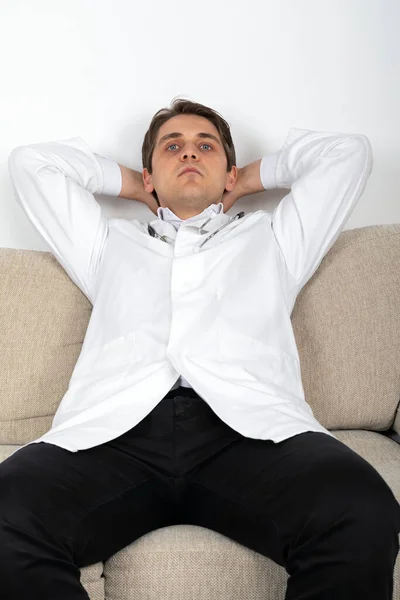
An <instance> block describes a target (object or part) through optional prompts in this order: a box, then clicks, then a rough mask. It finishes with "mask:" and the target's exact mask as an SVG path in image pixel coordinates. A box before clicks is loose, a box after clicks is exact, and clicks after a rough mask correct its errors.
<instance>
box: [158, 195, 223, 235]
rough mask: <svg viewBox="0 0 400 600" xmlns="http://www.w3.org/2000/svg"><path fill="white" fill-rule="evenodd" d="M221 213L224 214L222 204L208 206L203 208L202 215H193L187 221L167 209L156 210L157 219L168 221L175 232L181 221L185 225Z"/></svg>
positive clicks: (161, 207)
mask: <svg viewBox="0 0 400 600" xmlns="http://www.w3.org/2000/svg"><path fill="white" fill-rule="evenodd" d="M222 212H224V205H223V203H222V202H219V203H218V204H210V206H208V207H207V208H205V209H204V210H203V212H202V213H199V214H198V215H194V216H193V217H190V218H189V219H180V218H179V217H178V216H177V215H176V214H175V213H174V212H172V210H171V209H169V208H168V207H163V206H160V207H159V208H158V209H157V215H158V218H159V219H160V220H161V221H169V222H170V223H171V225H173V226H174V227H175V229H176V230H178V229H179V227H180V225H181V224H182V223H183V221H185V223H189V222H190V221H197V220H198V219H209V218H210V217H213V216H214V215H219V214H220V213H222Z"/></svg>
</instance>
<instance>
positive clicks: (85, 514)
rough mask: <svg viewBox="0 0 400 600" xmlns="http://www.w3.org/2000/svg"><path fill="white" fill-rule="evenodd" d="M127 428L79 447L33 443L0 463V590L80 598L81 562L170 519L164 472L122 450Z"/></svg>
mask: <svg viewBox="0 0 400 600" xmlns="http://www.w3.org/2000/svg"><path fill="white" fill-rule="evenodd" d="M143 424H144V422H142V424H141V425H142V426H143ZM137 427H139V425H138V426H137ZM135 432H136V428H133V429H132V430H131V431H129V432H128V433H127V434H124V436H125V437H124V436H121V438H117V439H116V440H113V441H112V443H110V445H108V444H104V445H101V446H97V447H94V448H90V449H87V450H83V451H79V452H70V451H68V450H65V449H63V448H60V447H58V446H55V445H53V444H48V443H44V442H40V443H34V444H31V445H28V446H25V447H24V448H21V449H20V450H18V451H17V452H15V453H14V454H13V455H12V456H10V457H9V458H7V459H6V460H5V461H3V462H2V463H1V464H0V595H1V597H2V598H9V599H10V600H11V599H12V600H28V599H29V600H55V599H56V600H88V598H89V596H88V594H87V593H86V591H85V589H84V587H83V586H82V584H81V583H80V568H81V567H83V566H87V565H90V564H94V563H96V562H99V561H104V560H106V559H107V558H109V557H110V556H112V555H113V554H115V553H116V552H117V551H119V550H120V549H122V548H124V547H125V546H127V545H128V544H130V543H131V542H133V541H134V540H136V539H137V538H139V537H141V536H142V535H144V534H146V533H147V532H149V531H152V530H155V529H158V528H160V527H164V526H167V525H169V524H171V523H173V524H174V523H175V522H176V515H175V512H174V511H175V508H176V507H175V505H174V502H173V497H172V494H170V491H169V488H168V485H166V483H165V482H167V478H166V479H165V480H163V479H162V478H157V477H155V476H154V475H153V474H151V473H149V472H148V471H146V469H145V468H143V465H141V462H140V461H139V460H137V459H136V458H135V456H134V453H132V454H130V453H129V452H126V448H125V446H124V445H123V441H124V439H125V438H126V437H129V436H131V438H134V437H135ZM156 437H157V436H156ZM120 443H121V444H120ZM154 447H155V448H156V447H157V440H156V439H155V440H154ZM164 481H165V482H164Z"/></svg>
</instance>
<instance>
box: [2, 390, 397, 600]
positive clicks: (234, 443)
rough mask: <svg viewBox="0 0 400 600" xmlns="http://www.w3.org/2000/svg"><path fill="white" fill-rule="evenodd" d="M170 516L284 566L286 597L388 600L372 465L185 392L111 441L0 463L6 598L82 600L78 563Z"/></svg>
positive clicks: (393, 519)
mask: <svg viewBox="0 0 400 600" xmlns="http://www.w3.org/2000/svg"><path fill="white" fill-rule="evenodd" d="M179 523H189V524H194V525H200V526H202V527H206V528H208V529H213V530H215V531H218V532H219V533H222V534H223V535H225V536H227V537H229V538H231V539H233V540H235V541H237V542H239V543H240V544H242V545H244V546H246V547H248V548H251V549H253V550H255V551H256V552H259V553H260V554H262V555H264V556H268V557H270V558H271V559H272V560H273V561H275V562H276V563H278V564H280V565H282V566H283V567H284V568H285V569H286V571H287V573H288V575H289V578H288V584H287V590H286V596H285V598H286V600H338V599H339V598H340V600H350V599H351V600H355V599H358V598H360V599H362V600H392V596H393V575H394V573H393V572H394V565H395V562H396V557H397V554H398V550H399V544H398V532H399V531H400V506H399V503H398V502H397V500H396V499H395V497H394V495H393V493H392V491H391V489H390V488H389V486H388V485H387V484H386V482H385V481H384V480H383V478H382V477H381V476H380V475H379V473H378V472H377V471H376V470H375V469H374V468H373V467H372V466H371V465H370V464H369V463H368V462H367V461H366V460H364V459H363V458H362V457H361V456H360V455H358V454H357V453H356V452H354V451H353V450H351V449H350V448H348V447H347V446H346V445H345V444H343V443H342V442H340V441H338V440H336V439H335V438H332V437H330V436H328V435H326V434H324V433H315V432H306V433H301V434H298V435H295V436H293V437H291V438H289V439H287V440H284V441H283V442H280V443H278V444H276V443H274V442H272V441H270V440H255V439H250V438H246V437H244V436H242V435H241V434H239V433H238V432H236V431H234V430H233V429H231V428H230V427H229V426H228V425H226V424H225V423H224V422H223V421H222V420H221V419H219V417H218V416H217V415H216V414H215V413H214V412H213V411H212V409H211V408H210V407H209V406H208V404H207V403H206V402H204V400H202V399H201V398H200V397H199V396H198V395H197V394H196V393H195V392H194V390H192V389H187V388H178V389H177V390H174V391H173V392H169V393H168V394H167V395H166V396H165V397H164V398H163V399H162V400H161V401H160V403H159V404H158V405H157V406H156V407H155V408H154V410H153V411H152V412H151V413H150V414H148V415H147V417H145V418H144V419H143V420H142V421H141V422H140V423H139V424H138V425H136V426H135V427H133V428H132V429H131V430H129V431H128V432H126V433H125V434H123V435H121V436H120V437H118V438H115V439H114V440H112V441H110V442H107V443H105V444H102V445H100V446H96V447H94V448H89V449H86V450H80V451H79V452H70V451H68V450H65V449H63V448H60V447H58V446H55V445H53V444H49V443H45V442H40V443H35V444H31V445H29V446H26V447H24V448H21V449H20V450H18V451H17V452H15V453H14V454H13V455H12V456H10V457H9V458H7V459H6V460H5V461H3V462H2V463H1V464H0V528H1V540H0V594H1V597H2V598H5V599H7V600H28V599H29V600H55V599H57V600H87V599H88V595H87V593H86V591H85V589H84V588H83V586H82V585H81V583H80V570H79V569H80V568H81V567H83V566H87V565H90V564H93V563H96V562H98V561H105V560H106V559H107V558H109V557H110V556H112V555H113V554H115V553H116V552H118V551H119V550H121V549H122V548H124V547H125V546H127V545H129V544H130V543H131V542H133V541H134V540H136V539H138V538H139V537H141V536H143V535H145V534H146V533H148V532H150V531H152V530H155V529H158V528H161V527H165V526H168V525H174V524H179Z"/></svg>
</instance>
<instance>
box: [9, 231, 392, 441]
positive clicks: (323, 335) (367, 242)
mask: <svg viewBox="0 0 400 600" xmlns="http://www.w3.org/2000/svg"><path fill="white" fill-rule="evenodd" d="M399 265H400V224H395V225H374V226H369V227H362V228H359V229H352V230H348V231H344V232H342V233H341V234H340V236H339V238H338V239H337V241H336V242H335V244H334V246H333V247H332V248H331V249H330V251H329V252H328V253H327V254H326V256H325V257H324V259H323V261H322V263H321V264H320V266H319V267H318V269H317V271H316V272H315V273H314V275H313V277H312V278H311V279H310V280H309V281H308V282H307V284H306V285H305V286H304V287H303V289H302V290H301V292H300V294H299V295H298V297H297V299H296V304H295V306H294V309H293V312H292V324H293V330H294V335H295V338H296V343H297V347H298V350H299V355H300V363H301V373H302V381H303V386H304V391H305V396H306V400H307V402H308V403H309V404H310V406H311V408H312V410H313V412H314V415H315V417H316V418H317V419H318V421H319V422H320V423H321V424H322V425H323V426H324V427H326V428H328V429H331V430H335V429H368V430H375V431H383V430H386V429H388V428H389V427H390V426H391V425H392V424H393V421H394V419H395V415H396V409H397V407H398V405H399V398H400V273H399ZM0 278H1V279H0V356H1V370H0V444H21V445H22V444H25V443H27V442H29V441H31V440H33V439H36V438H38V437H40V436H41V435H43V434H44V433H45V432H46V431H48V430H49V429H50V427H51V424H52V420H53V416H54V414H55V412H56V410H57V407H58V405H59V403H60V402H61V399H62V397H63V396H64V394H65V392H66V391H67V389H68V384H69V380H70V378H71V375H72V371H73V369H74V366H75V363H76V361H77V359H78V357H79V354H80V351H81V348H82V343H83V340H84V337H85V333H86V329H87V326H88V322H89V319H90V315H91V311H92V305H91V304H90V302H89V300H88V299H87V298H86V296H85V295H84V294H83V293H82V292H81V291H80V290H79V288H78V287H77V286H76V285H75V284H74V283H73V282H72V281H71V279H70V278H69V277H68V275H67V274H66V272H65V271H64V270H63V268H62V267H61V265H60V264H59V263H58V262H57V260H56V259H55V258H54V256H53V255H52V254H51V253H50V252H38V251H34V250H17V249H12V248H0Z"/></svg>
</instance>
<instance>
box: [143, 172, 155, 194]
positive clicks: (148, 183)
mask: <svg viewBox="0 0 400 600" xmlns="http://www.w3.org/2000/svg"><path fill="white" fill-rule="evenodd" d="M142 177H143V185H144V189H145V191H146V192H148V193H149V194H151V193H152V192H153V191H154V185H153V177H152V176H151V175H150V173H149V172H148V170H147V169H146V168H144V169H143V173H142Z"/></svg>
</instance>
